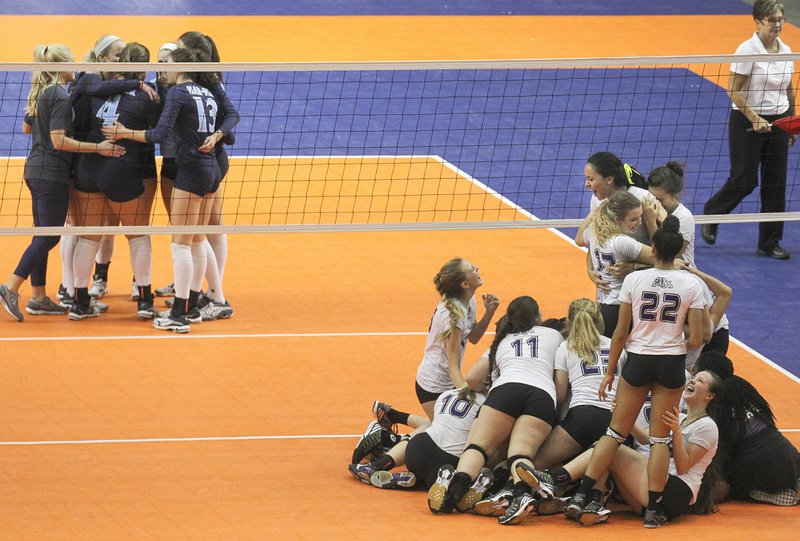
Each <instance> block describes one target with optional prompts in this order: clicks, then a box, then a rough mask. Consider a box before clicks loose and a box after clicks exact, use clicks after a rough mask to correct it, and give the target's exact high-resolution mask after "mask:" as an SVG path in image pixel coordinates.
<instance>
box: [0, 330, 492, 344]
mask: <svg viewBox="0 0 800 541" xmlns="http://www.w3.org/2000/svg"><path fill="white" fill-rule="evenodd" d="M486 334H494V332H487V333H486ZM427 335H428V333H427V332H423V331H397V332H315V333H256V334H205V335H203V334H177V335H176V334H173V333H161V334H156V335H150V334H143V335H127V336H19V337H3V338H0V342H66V341H84V340H94V341H102V340H106V341H110V340H169V339H173V338H180V339H182V340H191V339H193V338H194V339H203V340H205V339H212V340H213V339H222V340H228V339H231V338H349V337H369V336H427Z"/></svg>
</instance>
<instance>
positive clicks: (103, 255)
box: [95, 235, 114, 265]
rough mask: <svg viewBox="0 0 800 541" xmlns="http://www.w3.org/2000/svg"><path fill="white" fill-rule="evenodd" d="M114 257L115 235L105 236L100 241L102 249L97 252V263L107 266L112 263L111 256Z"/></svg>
mask: <svg viewBox="0 0 800 541" xmlns="http://www.w3.org/2000/svg"><path fill="white" fill-rule="evenodd" d="M112 255H114V235H103V238H101V239H100V249H99V250H97V255H96V256H95V262H96V263H100V264H101V265H105V264H107V263H109V262H110V261H111V256H112Z"/></svg>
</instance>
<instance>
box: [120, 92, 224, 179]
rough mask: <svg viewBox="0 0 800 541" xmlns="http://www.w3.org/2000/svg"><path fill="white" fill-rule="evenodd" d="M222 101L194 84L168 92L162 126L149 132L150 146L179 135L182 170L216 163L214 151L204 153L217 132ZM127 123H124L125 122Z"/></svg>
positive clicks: (178, 142) (177, 159) (178, 155)
mask: <svg viewBox="0 0 800 541" xmlns="http://www.w3.org/2000/svg"><path fill="white" fill-rule="evenodd" d="M218 111H219V102H218V101H217V99H216V98H215V97H214V94H213V93H212V92H211V91H210V90H208V89H207V88H205V87H203V86H200V85H198V84H196V83H193V82H186V83H181V84H179V85H175V86H174V87H172V88H170V89H169V91H168V92H167V99H166V103H165V104H164V110H163V111H162V112H161V118H159V120H158V125H157V126H156V127H155V128H153V129H152V130H147V132H145V138H146V139H147V142H148V143H153V142H155V143H162V142H164V141H166V140H167V139H168V138H169V136H170V134H171V133H173V132H174V133H175V139H176V141H177V144H178V147H177V151H176V154H175V163H177V164H178V167H181V166H182V165H188V164H191V163H200V162H206V161H210V160H216V157H215V155H214V153H213V152H210V153H205V152H200V150H199V149H200V146H202V144H203V142H204V141H205V140H206V138H207V137H208V136H209V135H211V134H212V133H214V132H215V131H217V112H218ZM123 124H124V123H123Z"/></svg>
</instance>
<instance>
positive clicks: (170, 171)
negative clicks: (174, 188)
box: [161, 158, 178, 181]
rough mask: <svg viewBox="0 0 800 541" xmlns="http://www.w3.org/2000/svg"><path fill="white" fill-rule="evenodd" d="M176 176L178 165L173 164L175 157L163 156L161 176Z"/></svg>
mask: <svg viewBox="0 0 800 541" xmlns="http://www.w3.org/2000/svg"><path fill="white" fill-rule="evenodd" d="M177 176H178V166H177V165H176V164H175V158H163V159H162V160H161V178H162V179H164V178H168V179H170V180H173V181H174V180H175V177H177Z"/></svg>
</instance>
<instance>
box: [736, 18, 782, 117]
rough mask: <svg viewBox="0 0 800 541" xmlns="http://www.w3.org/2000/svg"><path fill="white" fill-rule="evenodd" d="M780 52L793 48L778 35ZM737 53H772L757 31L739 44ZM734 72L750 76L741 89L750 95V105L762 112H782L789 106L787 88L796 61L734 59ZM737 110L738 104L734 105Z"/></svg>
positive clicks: (774, 113)
mask: <svg viewBox="0 0 800 541" xmlns="http://www.w3.org/2000/svg"><path fill="white" fill-rule="evenodd" d="M778 52H779V53H791V52H792V50H791V49H790V48H789V47H788V46H787V45H786V44H785V43H783V42H782V41H781V39H780V38H778ZM736 54H741V55H744V54H764V55H766V54H769V53H768V51H767V49H766V48H765V47H764V44H763V43H762V42H761V39H759V37H758V32H754V33H753V37H751V38H750V39H748V40H747V41H745V42H744V43H742V44H741V45H739V48H738V49H736ZM731 72H733V73H738V74H739V75H746V76H748V77H750V80H749V81H748V83H747V85H745V86H744V87H743V88H742V92H743V94H744V95H745V96H746V97H747V106H748V107H749V108H751V109H752V110H753V111H755V112H757V113H758V114H759V115H780V114H783V113H785V112H786V111H787V110H788V109H789V98H788V96H787V95H786V89H787V88H788V87H789V85H790V84H791V81H792V74H793V73H794V63H793V62H787V61H772V62H770V61H766V60H765V61H764V62H734V63H733V64H731ZM732 106H733V108H734V109H736V110H737V111H738V109H739V108H738V107H736V104H733V105H732Z"/></svg>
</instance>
